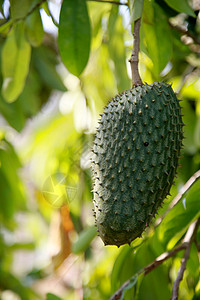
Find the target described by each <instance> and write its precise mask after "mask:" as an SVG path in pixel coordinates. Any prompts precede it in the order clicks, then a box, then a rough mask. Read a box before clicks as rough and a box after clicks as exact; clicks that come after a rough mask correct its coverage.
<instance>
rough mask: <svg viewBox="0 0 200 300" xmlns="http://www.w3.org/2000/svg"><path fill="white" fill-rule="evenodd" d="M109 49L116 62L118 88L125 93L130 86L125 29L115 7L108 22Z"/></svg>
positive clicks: (114, 72) (114, 71)
mask: <svg viewBox="0 0 200 300" xmlns="http://www.w3.org/2000/svg"><path fill="white" fill-rule="evenodd" d="M108 34H109V36H108V39H109V44H108V49H109V54H110V57H111V59H112V60H113V62H114V70H113V74H115V78H116V81H117V88H118V90H119V91H123V90H125V89H126V88H127V86H129V85H130V79H129V78H128V75H127V69H126V54H125V47H124V29H123V24H122V17H121V16H120V15H118V8H117V7H116V6H113V8H112V9H111V12H110V17H109V21H108Z"/></svg>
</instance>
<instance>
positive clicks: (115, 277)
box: [111, 245, 132, 293]
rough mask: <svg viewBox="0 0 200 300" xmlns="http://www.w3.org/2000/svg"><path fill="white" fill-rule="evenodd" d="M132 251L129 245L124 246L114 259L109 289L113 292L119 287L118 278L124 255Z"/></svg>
mask: <svg viewBox="0 0 200 300" xmlns="http://www.w3.org/2000/svg"><path fill="white" fill-rule="evenodd" d="M130 252H132V249H131V248H130V247H129V246H127V245H126V246H124V247H123V248H122V250H121V252H120V254H119V255H118V257H117V259H116V260H115V263H114V266H113V269H112V274H111V291H112V292H113V293H114V292H115V291H116V290H117V288H118V287H119V280H120V274H121V269H122V266H123V264H124V260H125V259H126V256H127V255H129V253H130Z"/></svg>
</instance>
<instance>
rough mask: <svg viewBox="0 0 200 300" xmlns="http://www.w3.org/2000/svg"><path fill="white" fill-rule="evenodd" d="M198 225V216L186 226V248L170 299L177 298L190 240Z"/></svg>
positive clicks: (199, 223) (174, 299) (188, 252)
mask: <svg viewBox="0 0 200 300" xmlns="http://www.w3.org/2000/svg"><path fill="white" fill-rule="evenodd" d="M199 225H200V218H199V219H198V220H196V221H195V222H193V223H192V224H191V225H190V227H189V228H188V231H187V234H186V236H185V240H186V239H188V242H187V248H186V250H185V253H184V256H183V258H182V260H181V266H180V268H179V270H178V275H177V278H176V280H175V282H174V285H173V290H172V298H171V300H177V299H178V292H179V286H180V283H181V281H182V279H183V274H184V272H185V269H186V263H187V260H188V259H189V256H190V249H191V245H192V242H193V241H194V239H195V236H196V233H197V230H198V227H199ZM187 235H188V238H187Z"/></svg>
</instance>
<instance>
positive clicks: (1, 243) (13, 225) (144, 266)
mask: <svg viewBox="0 0 200 300" xmlns="http://www.w3.org/2000/svg"><path fill="white" fill-rule="evenodd" d="M199 9H200V3H199V1H195V0H135V1H134V0H129V1H128V2H126V0H121V1H118V0H117V1H114V0H113V1H112V0H63V1H60V0H9V1H8V0H0V83H1V92H0V224H1V227H0V298H1V299H2V300H9V299H13V300H34V299H47V300H56V299H57V300H59V299H63V300H65V299H67V300H70V299H71V300H74V299H75V300H78V299H87V300H93V299H96V300H103V299H105V300H106V299H113V300H114V299H125V300H129V299H130V300H131V299H138V300H151V299H152V300H156V299H162V300H168V299H170V298H171V297H172V299H180V300H197V299H200V276H199V275H200V226H199V224H200V221H199V218H200V180H198V179H199V177H200V170H199V169H200V14H199ZM138 19H141V25H140V45H139V46H140V51H139V73H140V76H141V79H142V81H143V82H146V83H148V84H151V83H153V82H155V81H165V82H167V83H169V84H172V88H173V90H174V91H175V92H176V93H177V97H178V99H180V100H182V101H181V106H182V114H183V122H184V123H185V124H186V126H185V127H184V137H185V138H184V142H183V143H184V148H183V150H182V152H181V153H182V156H181V159H180V166H179V167H178V174H177V177H176V179H175V183H174V185H173V186H172V188H171V190H170V193H171V195H170V196H168V197H167V198H166V199H165V201H164V204H163V206H162V207H161V208H160V209H159V210H158V214H157V215H156V216H155V218H154V219H153V222H152V223H151V225H150V227H148V228H147V229H146V230H145V232H144V233H143V234H142V237H141V238H137V239H135V240H134V241H133V242H132V243H131V244H130V246H129V245H128V244H126V245H123V246H121V247H120V248H117V247H116V246H106V247H105V246H104V244H103V242H102V240H101V239H100V237H98V236H97V230H96V227H95V220H94V217H93V212H92V209H93V203H92V199H93V194H92V192H91V190H92V188H93V187H92V186H93V183H92V176H91V169H90V164H91V162H90V157H91V147H92V144H93V140H94V135H95V132H96V128H97V126H98V120H99V115H100V114H102V112H103V110H104V107H105V106H106V105H107V103H108V101H110V100H111V99H112V97H114V96H115V95H116V94H118V93H119V92H121V91H123V90H126V89H130V88H131V87H132V82H131V80H132V78H131V66H130V63H129V59H130V57H131V53H132V48H133V30H134V23H135V22H136V21H137V20H138ZM137 39H138V37H135V39H134V44H135V43H136V41H137ZM176 295H178V298H176Z"/></svg>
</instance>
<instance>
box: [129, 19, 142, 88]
mask: <svg viewBox="0 0 200 300" xmlns="http://www.w3.org/2000/svg"><path fill="white" fill-rule="evenodd" d="M140 21H141V19H140V18H139V19H138V20H136V21H135V24H134V32H133V39H134V41H133V51H132V54H131V58H130V59H129V62H130V64H131V71H132V85H133V87H135V86H137V85H142V80H141V78H140V74H139V71H138V63H139V59H138V55H139V50H140Z"/></svg>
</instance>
